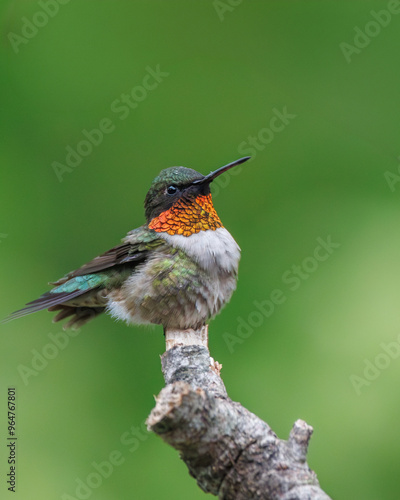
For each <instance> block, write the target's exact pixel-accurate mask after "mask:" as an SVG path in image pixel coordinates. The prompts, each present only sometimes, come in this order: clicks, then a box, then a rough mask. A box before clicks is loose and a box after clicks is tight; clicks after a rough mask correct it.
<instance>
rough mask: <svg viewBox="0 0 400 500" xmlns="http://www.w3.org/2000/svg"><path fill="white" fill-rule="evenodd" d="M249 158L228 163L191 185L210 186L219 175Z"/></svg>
mask: <svg viewBox="0 0 400 500" xmlns="http://www.w3.org/2000/svg"><path fill="white" fill-rule="evenodd" d="M250 158H251V156H245V157H243V158H239V160H236V161H233V162H232V163H228V165H225V166H224V167H221V168H218V169H217V170H214V172H211V173H210V174H208V175H205V176H204V177H203V178H202V179H198V180H196V181H193V182H192V184H195V185H197V186H198V185H199V184H200V185H201V184H210V182H212V181H213V180H214V179H215V178H216V177H218V176H219V175H221V174H223V173H224V172H226V171H227V170H229V169H230V168H232V167H234V166H235V165H240V164H241V163H244V162H245V161H247V160H250Z"/></svg>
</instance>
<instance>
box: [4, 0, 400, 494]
mask: <svg viewBox="0 0 400 500" xmlns="http://www.w3.org/2000/svg"><path fill="white" fill-rule="evenodd" d="M48 1H49V0H45V2H43V3H42V4H40V2H39V3H38V2H37V1H28V0H25V1H22V0H20V1H10V0H7V1H6V0H4V1H3V2H2V6H1V27H2V45H1V56H0V57H1V66H0V68H1V69H0V71H1V78H0V89H1V91H0V98H1V113H0V131H1V143H2V144H1V148H0V162H1V196H0V200H1V204H2V209H1V214H0V217H1V220H0V252H1V260H2V262H3V265H2V266H1V283H2V302H1V307H0V315H1V316H5V315H7V314H8V313H9V312H11V311H13V310H15V309H17V308H19V307H22V306H23V304H24V303H25V302H27V301H29V300H32V299H34V298H36V297H37V296H38V295H39V294H41V293H43V292H44V291H45V290H46V289H47V288H46V283H47V281H51V280H55V279H57V278H59V277H60V276H62V275H63V274H64V273H65V272H67V271H69V270H71V269H74V268H76V267H78V266H79V265H81V264H82V263H84V262H85V261H87V260H89V259H91V258H92V257H94V256H95V255H97V254H99V253H101V252H103V251H105V250H107V249H108V248H110V247H111V246H114V245H115V244H117V243H118V242H119V240H120V238H122V237H123V236H124V235H125V233H126V232H127V231H128V230H130V229H132V228H135V227H137V226H139V225H141V224H142V223H143V221H144V218H143V199H144V196H145V194H146V192H147V189H148V188H149V185H150V183H151V181H152V179H153V177H154V176H155V175H157V174H158V173H159V171H160V170H161V169H163V168H165V167H168V166H171V165H185V166H188V167H192V168H195V169H197V170H199V171H201V172H203V173H208V172H209V171H211V170H212V169H215V168H217V167H219V166H221V165H223V164H225V163H228V162H230V161H232V160H235V159H236V158H238V157H240V156H243V155H244V154H246V151H245V150H246V149H248V147H247V143H249V141H252V139H249V137H257V136H258V134H259V133H260V137H261V138H262V139H263V140H264V143H263V142H262V141H261V142H257V144H258V145H257V146H256V147H254V146H253V148H254V151H253V152H252V155H253V160H252V161H251V162H250V163H247V164H245V165H244V166H243V169H242V172H241V173H240V174H239V175H235V176H234V175H231V176H227V174H226V176H225V178H223V179H220V180H219V183H218V184H216V186H214V189H215V197H214V200H215V205H216V208H217V210H218V213H219V215H220V217H221V219H222V220H223V222H224V224H225V226H226V227H227V228H228V229H229V230H230V231H231V233H232V234H233V235H234V237H235V238H236V240H237V241H238V242H239V244H240V246H241V248H242V262H241V269H240V279H239V284H238V290H237V292H236V293H235V294H234V296H233V299H232V301H231V303H230V304H229V305H228V306H227V307H226V309H225V310H224V311H223V313H222V314H221V315H220V316H218V318H216V319H215V320H214V321H213V322H212V325H211V329H210V336H211V339H210V347H211V351H212V355H213V356H214V358H215V359H217V360H218V361H219V362H221V363H222V364H223V378H224V381H225V383H226V386H227V388H228V391H229V394H230V396H231V397H232V398H233V399H234V400H237V401H240V402H241V403H242V404H243V405H244V406H246V407H247V408H249V409H250V410H251V411H253V412H254V413H256V414H257V415H259V416H260V417H261V418H263V419H265V420H266V421H267V422H268V423H269V424H270V425H271V427H272V428H273V429H274V430H275V431H276V432H277V434H278V435H279V436H280V437H281V438H286V437H287V436H288V434H289V431H290V428H291V426H292V424H293V422H294V421H295V420H296V419H297V418H303V419H305V420H306V421H307V422H308V423H309V424H311V425H312V426H313V427H314V436H313V438H312V440H311V445H310V451H309V464H310V466H311V467H312V468H313V469H314V470H315V471H316V472H317V474H318V478H319V480H320V483H321V485H322V487H323V488H324V489H325V490H326V491H327V492H328V493H329V494H330V495H331V496H332V497H334V498H341V499H354V498H362V499H364V500H376V499H378V498H379V499H380V500H386V499H394V498H398V493H397V492H398V463H399V459H400V452H399V439H400V427H399V425H398V422H399V418H400V399H399V383H398V380H399V377H400V358H396V356H397V355H398V352H397V351H398V350H399V349H400V345H399V341H400V338H399V334H400V308H399V297H400V280H399V276H400V263H399V255H400V229H399V217H400V207H399V194H400V184H396V181H397V180H398V179H396V177H395V176H396V175H398V166H399V161H400V160H399V158H398V157H399V155H400V141H399V128H400V115H399V106H400V93H399V88H400V69H399V62H398V61H399V52H398V47H399V41H400V38H399V36H400V35H399V33H400V31H399V27H400V14H393V13H392V14H391V19H390V20H388V16H386V17H385V14H382V15H381V22H382V23H383V24H386V26H385V27H379V25H377V24H375V25H374V24H370V23H371V21H373V22H375V23H376V21H374V17H373V14H371V10H374V11H377V12H378V11H380V10H382V9H385V10H386V9H388V5H389V6H391V7H392V5H394V3H393V2H392V3H390V2H389V4H388V2H386V1H379V2H378V1H374V2H369V1H363V2H360V1H359V0H353V1H346V2H337V1H297V2H293V1H248V0H247V1H246V0H244V1H243V2H242V3H240V2H237V1H236V2H232V0H230V1H228V0H223V1H222V2H219V3H215V2H214V3H213V1H212V0H209V1H185V2H184V1H180V2H178V1H168V2H167V1H165V0H163V1H132V0H120V1H118V2H113V1H111V0H104V1H101V2H99V1H98V2H95V1H93V0H88V1H85V2H77V1H75V2H66V3H65V0H64V4H61V3H60V4H57V5H58V7H54V4H53V3H52V2H50V4H51V5H52V6H53V7H51V6H50V7H49V4H47V3H46V2H48ZM233 3H236V4H237V6H236V7H233V6H231V4H232V5H233ZM43 5H45V6H46V5H47V7H46V8H47V9H51V8H53V11H55V10H57V8H58V12H57V13H55V15H54V12H53V17H51V18H50V19H48V21H47V22H46V17H45V16H44V15H43V12H44V11H45V8H44V7H43ZM393 8H394V7H393ZM397 10H400V9H399V7H397ZM38 13H41V14H38ZM25 18H26V19H25ZM32 20H34V21H35V22H36V23H37V24H39V25H40V24H41V25H42V27H40V28H37V33H35V27H33V29H32V27H31V30H30V31H29V28H24V26H25V25H26V26H29V22H32ZM27 21H28V24H27ZM368 23H369V24H368ZM376 26H378V28H379V29H378V28H377V27H376ZM356 27H358V28H359V29H360V30H361V32H365V30H367V31H368V30H369V32H370V34H371V36H369V37H368V39H366V38H365V35H364V38H363V36H362V35H360V32H358V39H357V43H358V44H359V46H361V45H364V47H363V48H358V49H357V53H355V52H354V53H353V54H351V55H350V56H348V57H347V60H346V57H345V54H344V53H343V50H342V48H341V45H340V44H341V43H348V44H351V45H353V46H354V43H355V42H354V41H353V39H354V37H355V36H356V35H357V31H356V30H355V28H356ZM23 29H25V34H28V35H29V36H30V38H25V42H23V41H21V39H20V38H18V36H22V30H23ZM26 30H28V31H26ZM378 31H379V33H378ZM32 33H33V34H32ZM13 34H14V35H15V36H14V35H13ZM372 34H374V36H372ZM356 48H357V47H356ZM148 67H150V68H151V69H152V70H154V71H156V69H157V67H159V69H160V71H162V72H163V74H164V76H163V77H162V78H160V80H161V81H160V82H158V84H157V86H155V88H154V89H151V90H148V91H147V95H146V96H145V97H143V92H142V93H141V91H140V90H138V89H137V88H136V90H134V92H135V95H136V97H137V100H136V102H135V105H136V107H135V109H131V110H130V113H129V116H127V117H126V118H125V119H121V117H122V116H123V114H122V111H119V112H116V111H115V106H116V104H115V101H116V100H118V99H121V95H122V94H124V93H130V92H131V91H132V89H134V88H135V87H137V86H140V85H142V82H143V80H144V79H145V81H151V83H153V82H154V80H146V75H147V74H148V72H149V70H148V69H146V68H148ZM166 74H168V76H167V75H166ZM148 78H149V77H148ZM113 103H114V110H113V109H112V105H113ZM285 109H286V110H287V113H289V114H290V115H291V116H292V117H291V118H290V119H287V120H286V121H287V123H286V124H285V126H284V127H280V128H282V130H280V131H279V132H275V133H273V134H272V133H270V132H268V131H266V130H263V129H267V128H269V129H270V122H271V119H272V118H273V117H274V116H275V115H276V110H278V111H279V112H281V113H282V112H284V110H285ZM103 119H109V120H110V121H111V122H109V123H112V126H113V131H112V132H111V133H109V134H105V135H104V137H103V140H102V141H101V143H100V144H98V145H97V146H93V148H92V152H91V154H89V155H87V156H86V157H84V158H83V159H82V161H81V163H80V164H79V165H78V166H76V167H75V168H70V169H69V171H66V172H64V173H62V174H61V175H60V173H59V175H58V176H57V175H56V172H55V170H54V168H53V164H54V162H59V163H61V164H64V165H65V161H66V155H67V151H66V148H67V147H68V146H70V147H71V148H72V149H76V147H77V145H78V144H79V143H80V142H81V141H82V140H83V139H85V136H84V134H83V130H87V131H91V130H93V129H95V128H98V126H99V122H100V121H101V120H103ZM273 123H275V124H276V122H274V121H273ZM257 141H259V140H258V139H257ZM266 142H267V143H266ZM387 172H391V173H392V177H391V183H392V185H391V187H390V186H389V183H388V181H387V178H389V174H388V173H387ZM385 175H386V177H385ZM228 184H229V185H228ZM329 235H330V236H331V239H332V241H333V242H335V243H337V244H340V246H339V247H338V248H335V249H334V251H333V252H332V254H331V255H329V258H327V259H326V260H325V261H323V262H320V263H318V264H317V265H314V264H315V261H314V263H313V261H312V259H307V258H308V257H312V256H313V254H314V251H315V249H316V248H317V247H318V242H317V239H318V238H322V239H323V240H326V239H327V237H328V236H329ZM304 259H306V260H305V261H304ZM303 261H304V265H305V266H306V267H307V266H309V268H312V272H310V273H308V274H306V277H302V278H301V279H299V282H298V283H297V284H298V285H299V286H298V287H297V289H296V290H292V289H291V288H294V284H293V282H291V283H288V282H287V279H286V280H285V279H284V278H283V276H284V275H285V274H284V273H285V272H287V271H288V272H289V275H290V276H292V274H291V273H293V270H292V266H294V265H301V264H302V263H303ZM313 266H314V267H313ZM289 275H288V274H286V275H285V276H286V278H287V277H288V276H289ZM274 289H279V290H282V292H283V294H284V297H285V299H286V300H285V302H284V303H283V304H280V305H278V306H276V308H275V310H274V312H273V314H271V315H270V316H269V317H265V316H263V317H262V318H261V319H260V316H257V315H254V314H253V315H252V316H251V314H252V313H254V311H257V308H256V306H255V305H254V302H255V301H258V302H263V301H265V300H267V299H268V297H269V296H270V294H271V292H272V291H273V290H274ZM257 318H258V319H257ZM249 321H250V322H253V325H258V326H253V327H249V328H245V327H243V328H239V324H243V322H245V323H246V324H249ZM244 330H246V332H244ZM61 331H62V330H61V328H60V326H59V325H53V324H52V323H51V315H50V314H48V313H46V312H42V313H40V314H36V315H33V316H30V317H27V318H23V319H20V320H18V321H15V322H13V323H9V324H6V325H2V326H1V350H0V408H1V411H0V436H1V443H0V497H1V498H6V497H7V494H8V492H7V489H6V488H7V486H6V484H5V474H6V472H7V460H6V458H7V457H6V441H5V433H6V397H7V387H10V386H16V388H17V391H18V400H17V402H18V408H17V411H18V413H17V419H18V420H17V424H18V430H17V435H18V438H19V441H18V469H17V473H18V493H17V495H15V497H17V498H20V499H23V500H36V499H61V498H84V497H85V494H86V495H87V496H86V497H85V498H93V499H96V500H109V499H128V498H135V499H136V498H138V499H142V500H146V499H153V498H163V499H174V500H179V499H187V498H189V497H190V498H192V499H195V498H199V499H200V498H203V497H204V493H203V492H202V491H201V490H200V489H199V488H198V487H197V485H196V483H195V481H194V480H193V479H192V478H190V476H189V474H188V472H187V470H186V467H185V465H184V464H183V463H182V462H181V461H180V460H179V457H178V453H177V452H175V450H173V449H171V448H169V447H168V446H167V445H165V444H164V443H163V442H162V441H161V440H160V439H159V438H157V437H155V436H153V435H150V434H149V433H146V434H145V433H143V431H140V432H139V433H138V436H137V437H136V441H135V440H134V438H132V437H129V438H128V437H127V436H129V433H131V434H132V430H131V429H132V427H134V428H140V426H142V424H143V422H144V421H145V419H146V417H147V416H148V414H149V412H150V410H151V409H152V408H153V406H154V398H153V395H155V394H157V393H158V392H159V391H160V390H161V388H162V387H163V379H162V375H161V370H160V359H159V356H160V354H161V353H162V352H163V351H164V339H163V335H162V331H161V328H154V329H151V328H139V327H138V328H133V327H130V328H128V327H126V326H125V325H124V324H122V323H116V322H114V321H113V320H112V319H111V318H110V317H108V316H105V315H104V316H102V317H100V318H97V319H96V320H95V321H93V322H92V323H90V324H88V325H87V326H86V327H84V328H83V329H82V330H81V331H80V332H79V334H78V335H77V336H75V337H68V339H69V342H68V345H67V346H66V347H65V348H64V349H60V350H59V352H57V349H56V350H55V348H54V345H55V343H54V341H53V340H51V337H49V334H52V335H53V336H56V337H53V338H59V339H60V338H61V337H57V335H58V334H60V332H61ZM243 333H245V336H246V337H247V338H243ZM227 334H228V335H227ZM241 334H242V338H241V337H240V335H241ZM60 335H61V334H60ZM229 335H231V336H233V337H234V338H236V343H235V344H234V345H233V346H232V344H231V343H229V342H227V339H231V340H232V337H230V336H229ZM64 342H66V341H65V338H64ZM391 342H394V343H395V344H393V345H392V349H393V355H392V357H389V356H388V355H387V354H385V350H384V347H382V343H383V344H385V345H387V344H389V343H391ZM49 344H51V346H50V347H49ZM52 346H53V347H52ZM32 351H33V352H32ZM43 351H44V352H45V353H46V355H47V356H48V357H51V356H53V359H49V360H47V361H46V360H45V362H44V363H43V365H42V366H41V367H38V366H37V365H35V366H36V368H40V369H37V370H36V371H35V372H34V374H33V372H30V373H29V375H26V376H25V379H24V378H23V377H22V376H21V370H26V369H27V368H29V369H32V368H33V366H32V363H35V359H36V358H35V356H37V355H36V354H35V353H36V352H37V353H43ZM375 359H376V360H377V361H376V362H377V363H378V365H379V366H380V367H381V369H378V370H376V369H375V372H374V371H373V368H370V371H369V372H367V376H369V377H370V379H372V378H373V380H370V381H368V379H365V375H364V374H363V372H364V370H365V368H366V366H367V365H366V361H365V360H369V361H370V362H371V363H372V364H375ZM44 364H46V366H44ZM21 367H22V368H21ZM24 367H25V368H24ZM352 376H358V377H360V379H353V382H352V378H351V377H352ZM361 378H362V379H363V380H364V381H365V384H364V385H359V386H358V390H356V387H355V386H354V380H356V381H358V382H357V383H359V384H362V382H360V380H361ZM367 384H368V385H367ZM133 432H134V433H135V432H136V431H133ZM121 437H122V442H121ZM127 439H130V444H126V440H127ZM124 443H125V444H124ZM115 450H116V451H117V452H119V453H120V455H119V456H120V457H122V458H121V459H120V462H122V461H123V463H121V464H120V465H118V466H117V465H115V466H114V470H113V472H112V473H111V474H110V475H109V477H107V478H104V479H102V481H101V483H102V484H100V485H99V484H97V486H98V487H93V488H92V489H91V490H86V492H82V491H83V490H82V491H81V492H78V493H77V492H76V488H77V486H78V482H79V480H82V481H84V482H87V481H89V483H91V484H92V485H96V477H95V476H94V475H93V474H94V472H95V468H94V466H93V465H92V464H93V462H96V463H98V464H99V463H100V462H103V461H105V460H107V461H108V460H109V459H110V454H112V453H113V452H114V451H115ZM112 456H114V455H112ZM115 456H118V455H115ZM66 495H69V497H68V496H66ZM10 497H11V494H10ZM7 498H8V497H7Z"/></svg>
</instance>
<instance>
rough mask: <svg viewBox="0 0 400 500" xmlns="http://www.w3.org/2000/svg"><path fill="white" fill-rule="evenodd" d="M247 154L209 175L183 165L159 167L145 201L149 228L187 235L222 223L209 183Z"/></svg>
mask: <svg viewBox="0 0 400 500" xmlns="http://www.w3.org/2000/svg"><path fill="white" fill-rule="evenodd" d="M249 158H250V157H249V156H246V157H244V158H240V159H239V160H236V161H234V162H232V163H229V164H228V165H225V166H224V167H221V168H219V169H217V170H215V171H214V172H211V173H210V174H208V175H202V174H200V173H199V172H196V170H193V169H191V168H185V167H170V168H166V169H165V170H162V171H161V172H160V174H159V175H158V176H157V177H156V178H155V179H154V181H153V182H152V185H151V187H150V189H149V191H148V193H147V195H146V199H145V202H144V206H145V215H146V219H147V223H148V225H149V228H150V229H154V230H155V231H157V232H166V233H168V234H182V235H183V236H190V235H191V234H194V233H198V232H199V231H205V230H207V229H217V228H218V227H222V223H221V221H220V219H219V217H218V215H217V213H216V211H215V209H214V206H213V203H212V199H211V191H210V183H211V182H212V181H213V180H214V179H215V178H216V177H218V176H219V175H221V174H222V173H224V172H226V171H227V170H229V169H230V168H232V167H234V166H235V165H239V164H240V163H243V162H245V161H247V160H248V159H249Z"/></svg>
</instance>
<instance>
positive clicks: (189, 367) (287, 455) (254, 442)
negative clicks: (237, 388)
mask: <svg viewBox="0 0 400 500" xmlns="http://www.w3.org/2000/svg"><path fill="white" fill-rule="evenodd" d="M161 362H162V371H163V374H164V379H165V383H166V387H165V388H164V389H162V391H161V392H160V394H159V395H158V397H157V398H156V406H155V408H154V409H153V410H152V412H151V414H150V416H149V417H148V420H147V424H148V428H149V430H152V431H153V432H155V433H156V434H158V435H159V436H161V437H162V439H163V440H164V441H165V442H167V443H168V444H170V445H171V446H173V447H174V448H175V449H177V450H178V451H179V452H180V454H181V458H182V459H183V461H184V462H185V463H186V465H187V467H188V469H189V472H190V474H191V475H192V476H193V477H194V478H195V479H196V480H197V483H198V485H199V486H200V488H201V489H202V490H204V491H205V492H207V493H212V494H213V495H216V496H218V497H219V498H220V499H224V500H231V499H232V500H233V499H235V500H244V499H257V500H258V499H264V500H267V499H268V500H278V499H279V500H306V499H307V500H329V497H328V495H326V494H325V493H324V492H323V491H322V490H321V488H320V487H319V483H318V480H317V477H316V475H315V473H314V472H313V471H312V470H310V468H309V467H308V465H307V462H306V454H307V448H308V443H309V440H310V437H311V434H312V432H313V429H312V427H310V426H309V425H307V424H306V423H305V422H304V421H302V420H297V422H295V424H294V426H293V428H292V430H291V432H290V435H289V439H288V440H287V441H284V440H281V439H279V438H278V437H277V436H276V434H275V433H274V432H273V431H272V430H271V428H270V427H269V426H268V424H266V423H265V422H263V421H262V420H261V419H259V418H258V417H257V416H256V415H254V414H253V413H251V412H250V411H248V410H247V409H246V408H244V407H243V406H242V405H240V404H239V403H235V402H234V401H232V400H231V399H229V397H228V395H227V392H226V389H225V386H224V383H223V381H222V379H221V377H220V369H221V365H219V364H218V363H216V362H214V360H213V359H212V358H210V353H209V351H208V349H207V347H205V346H204V345H179V344H178V345H175V346H173V347H171V346H170V349H169V350H167V351H166V352H165V353H164V354H163V356H162V357H161Z"/></svg>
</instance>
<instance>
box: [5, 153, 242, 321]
mask: <svg viewBox="0 0 400 500" xmlns="http://www.w3.org/2000/svg"><path fill="white" fill-rule="evenodd" d="M249 159H250V157H248V156H246V157H244V158H240V159H238V160H236V161H234V162H232V163H229V164H228V165H225V166H223V167H221V168H218V169H217V170H215V171H213V172H211V173H210V174H208V175H202V174H201V173H199V172H197V171H196V170H193V169H191V168H186V167H170V168H167V169H165V170H162V171H161V172H160V174H159V175H158V176H157V177H156V178H155V179H154V180H153V182H152V184H151V187H150V189H149V191H148V193H147V195H146V198H145V202H144V209H145V217H146V223H145V224H144V225H142V226H140V227H138V228H137V229H133V230H132V231H130V232H129V233H128V234H127V235H126V237H125V238H124V239H123V240H122V243H121V244H120V245H118V246H116V247H114V248H111V250H108V252H105V253H103V254H102V255H99V256H98V257H95V258H94V259H93V260H91V261H90V262H88V263H87V264H84V265H83V266H81V267H80V268H79V269H76V270H75V271H71V272H69V273H68V274H66V275H65V276H64V277H62V278H60V279H59V280H58V281H55V282H50V283H49V284H50V285H53V288H52V289H51V290H49V291H48V292H46V293H44V294H43V295H41V296H40V297H39V298H38V299H36V300H34V301H32V302H29V303H27V304H26V307H24V308H23V309H20V310H18V311H16V312H14V313H12V314H11V315H10V316H8V318H6V320H5V321H9V320H12V319H15V318H19V317H21V316H25V315H27V314H31V313H34V312H36V311H40V310H42V309H48V310H49V311H56V312H57V314H56V316H55V317H54V318H53V322H58V321H61V320H64V319H65V318H69V320H68V322H67V323H66V324H65V325H64V327H63V328H64V329H67V328H72V329H78V328H80V327H81V326H82V325H84V324H85V323H87V322H88V321H90V320H91V319H93V318H95V317H96V316H98V315H99V314H101V313H103V312H108V313H109V314H111V316H112V317H114V318H117V319H120V320H124V321H126V322H127V323H128V324H159V325H162V326H163V327H164V331H165V330H166V329H182V330H184V329H187V328H193V329H198V328H200V327H201V326H203V325H205V324H206V322H208V321H209V320H210V319H211V318H213V317H214V316H215V315H216V314H218V313H219V312H220V310H221V308H222V307H223V306H224V305H225V304H226V303H227V302H228V301H229V300H230V298H231V296H232V293H233V292H234V290H235V289H236V282H237V276H238V265H239V259H240V248H239V246H238V244H237V243H236V241H235V240H234V239H233V237H232V236H231V234H230V233H229V232H228V230H227V229H225V227H224V226H223V225H222V222H221V220H220V218H219V217H218V215H217V212H216V211H215V208H214V206H213V202H212V197H211V191H210V184H211V182H212V181H213V180H214V179H216V177H218V176H219V175H220V174H222V173H223V172H226V171H227V170H229V169H230V168H232V167H234V166H235V165H239V164H241V163H243V162H245V161H247V160H249Z"/></svg>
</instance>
